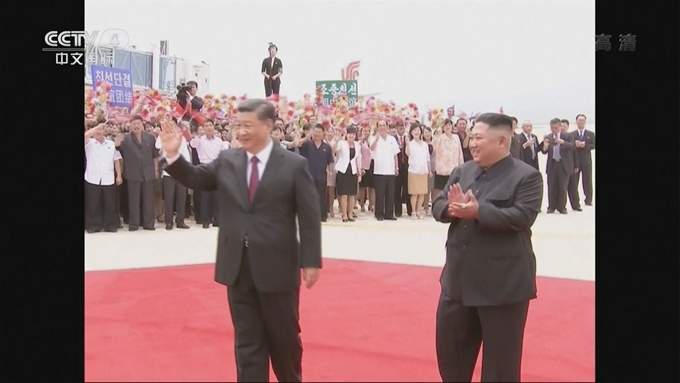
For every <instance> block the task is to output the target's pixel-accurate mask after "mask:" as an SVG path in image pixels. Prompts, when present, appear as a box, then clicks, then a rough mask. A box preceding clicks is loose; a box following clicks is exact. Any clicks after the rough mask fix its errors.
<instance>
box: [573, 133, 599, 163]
mask: <svg viewBox="0 0 680 383" xmlns="http://www.w3.org/2000/svg"><path fill="white" fill-rule="evenodd" d="M572 136H573V137H574V141H576V140H578V141H585V142H586V146H585V148H576V151H575V153H576V157H577V158H578V162H579V164H582V166H592V165H593V157H592V156H591V154H590V152H591V151H593V150H595V133H594V132H591V131H590V130H588V129H584V130H583V139H581V138H580V137H579V134H578V129H577V130H576V131H575V132H573V134H572Z"/></svg>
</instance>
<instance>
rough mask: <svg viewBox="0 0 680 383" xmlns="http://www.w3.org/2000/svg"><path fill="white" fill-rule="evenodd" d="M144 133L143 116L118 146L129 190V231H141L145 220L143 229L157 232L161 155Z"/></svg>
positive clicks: (153, 141) (136, 117)
mask: <svg viewBox="0 0 680 383" xmlns="http://www.w3.org/2000/svg"><path fill="white" fill-rule="evenodd" d="M143 130H144V120H143V119H142V118H141V117H140V116H134V117H132V119H131V120H130V133H127V134H125V136H124V138H123V140H122V142H121V144H120V147H119V150H120V154H121V155H122V156H123V162H124V164H125V165H124V166H123V178H124V179H125V183H126V184H127V189H128V209H129V213H128V222H129V230H130V231H136V230H138V229H139V224H140V221H141V220H142V219H143V220H144V221H143V222H142V226H143V228H144V230H156V227H155V225H156V224H155V222H156V216H155V214H154V200H153V181H154V180H155V179H156V178H158V177H159V176H160V173H159V171H158V157H159V154H158V150H157V149H156V139H155V138H154V136H153V135H151V134H149V133H146V132H144V131H143ZM140 201H141V203H140Z"/></svg>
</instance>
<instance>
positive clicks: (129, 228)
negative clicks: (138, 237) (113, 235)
mask: <svg viewBox="0 0 680 383" xmlns="http://www.w3.org/2000/svg"><path fill="white" fill-rule="evenodd" d="M138 229H139V228H138V227H137V226H130V227H128V230H130V231H137V230H138Z"/></svg>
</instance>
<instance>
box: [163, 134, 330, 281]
mask: <svg viewBox="0 0 680 383" xmlns="http://www.w3.org/2000/svg"><path fill="white" fill-rule="evenodd" d="M248 166H250V164H249V163H248V160H247V155H246V152H245V150H243V149H228V150H223V151H222V152H220V155H219V156H218V157H217V159H216V160H215V161H213V162H211V163H209V164H203V165H199V166H193V165H191V164H190V163H188V162H187V161H185V160H184V159H183V158H181V157H180V158H179V159H178V160H177V161H176V162H173V163H172V165H170V166H168V167H167V168H166V169H165V170H166V171H167V172H168V174H170V175H171V176H172V177H173V178H174V179H176V180H177V181H179V182H180V183H181V184H183V185H185V186H186V187H188V188H190V189H194V190H205V191H215V190H216V191H217V198H218V201H219V202H218V203H219V206H220V208H219V224H220V225H219V234H218V242H217V261H216V263H215V281H217V282H218V283H221V284H224V285H227V286H233V284H234V282H236V277H237V276H238V273H239V270H240V267H241V262H242V261H243V259H244V258H243V252H244V247H245V244H246V242H247V245H248V258H247V259H250V268H251V272H252V277H253V281H254V282H255V286H256V287H257V289H258V290H260V291H265V292H280V291H289V290H292V289H295V288H297V287H298V286H299V285H300V268H304V267H319V268H320V267H321V221H320V220H319V217H320V216H321V213H320V211H319V197H318V196H317V192H316V187H315V186H314V182H313V181H312V177H311V176H310V174H309V168H308V166H307V160H305V159H304V158H303V157H301V156H299V155H297V154H295V153H291V152H289V151H287V150H284V149H282V148H281V147H280V146H279V145H274V146H273V148H272V152H271V155H270V157H269V160H268V161H267V164H266V167H265V171H264V174H262V179H261V180H260V183H259V186H258V188H257V193H256V194H255V199H254V201H253V202H252V203H251V202H250V201H249V199H248V185H247V182H246V174H247V167H248ZM296 217H297V220H298V221H299V224H300V241H298V239H297V222H296Z"/></svg>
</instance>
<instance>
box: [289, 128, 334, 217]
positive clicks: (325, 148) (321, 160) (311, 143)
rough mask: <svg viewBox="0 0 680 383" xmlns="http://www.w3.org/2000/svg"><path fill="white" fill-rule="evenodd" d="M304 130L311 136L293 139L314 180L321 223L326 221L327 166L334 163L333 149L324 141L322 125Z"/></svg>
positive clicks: (306, 135)
mask: <svg viewBox="0 0 680 383" xmlns="http://www.w3.org/2000/svg"><path fill="white" fill-rule="evenodd" d="M305 130H307V131H310V130H311V132H312V133H311V134H309V133H308V134H305V135H304V136H302V137H299V136H296V137H295V139H294V141H293V142H294V145H295V147H298V148H300V149H299V151H300V155H301V156H302V157H304V158H306V159H307V162H308V166H309V171H310V173H311V175H312V179H313V180H314V185H315V190H316V191H317V194H318V196H319V203H320V204H321V205H319V206H320V212H319V214H320V217H321V222H326V221H327V220H328V200H327V198H326V197H327V196H328V193H327V192H326V188H327V187H328V172H327V171H326V170H327V169H328V166H329V165H330V164H332V163H334V162H335V160H334V159H333V148H331V146H330V145H329V144H328V143H326V142H325V141H324V136H325V135H326V133H325V132H324V128H323V125H321V124H316V125H315V126H313V127H310V126H309V124H307V125H306V126H305Z"/></svg>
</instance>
